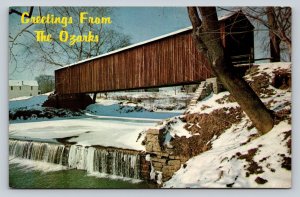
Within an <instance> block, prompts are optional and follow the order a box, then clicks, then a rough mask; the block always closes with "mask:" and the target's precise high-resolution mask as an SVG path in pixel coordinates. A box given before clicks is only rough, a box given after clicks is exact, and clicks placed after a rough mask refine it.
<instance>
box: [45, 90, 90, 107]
mask: <svg viewBox="0 0 300 197" xmlns="http://www.w3.org/2000/svg"><path fill="white" fill-rule="evenodd" d="M93 103H95V102H94V101H93V100H92V98H91V97H90V96H89V95H87V94H63V95H60V94H51V95H49V97H48V99H47V100H46V101H45V102H44V103H43V107H54V108H65V109H71V110H78V109H85V108H86V107H87V106H88V105H90V104H93Z"/></svg>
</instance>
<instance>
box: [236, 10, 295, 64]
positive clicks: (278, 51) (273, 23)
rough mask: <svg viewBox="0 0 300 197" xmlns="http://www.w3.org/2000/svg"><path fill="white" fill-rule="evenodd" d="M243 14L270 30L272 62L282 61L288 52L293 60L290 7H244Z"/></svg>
mask: <svg viewBox="0 0 300 197" xmlns="http://www.w3.org/2000/svg"><path fill="white" fill-rule="evenodd" d="M241 9H242V10H243V12H244V13H245V14H246V15H247V16H248V17H249V18H251V19H252V20H253V21H255V22H257V23H258V24H260V25H263V26H264V27H266V28H267V29H268V30H269V37H270V54H271V57H272V60H271V61H274V62H275V61H280V59H281V55H282V53H283V52H285V51H287V53H288V56H289V60H291V53H292V40H291V22H292V21H291V17H292V10H291V8H290V7H243V8H241Z"/></svg>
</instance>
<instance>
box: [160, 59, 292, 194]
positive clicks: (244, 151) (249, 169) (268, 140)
mask: <svg viewBox="0 0 300 197" xmlns="http://www.w3.org/2000/svg"><path fill="white" fill-rule="evenodd" d="M250 71H251V72H249V73H248V75H246V77H245V79H246V80H247V81H248V82H249V84H250V85H251V86H252V88H253V89H254V90H255V92H256V93H257V94H258V95H259V96H260V97H261V99H262V101H263V102H264V103H265V105H266V106H267V107H268V108H269V109H271V110H273V111H274V114H275V117H276V118H275V126H274V128H273V129H272V130H271V131H269V132H268V133H267V134H265V135H263V136H259V135H258V134H257V130H256V128H254V127H253V125H252V123H251V121H250V120H249V119H248V117H247V116H246V115H245V114H244V116H243V117H242V118H240V117H239V121H238V122H237V123H234V124H232V125H231V126H230V128H228V129H226V130H225V131H224V132H223V133H221V134H220V135H215V136H214V137H213V138H212V139H211V141H210V143H211V147H210V149H209V150H207V151H205V152H203V153H200V154H199V155H197V156H195V157H192V158H191V159H189V160H188V161H187V162H186V163H185V164H184V165H182V166H181V168H180V169H179V170H178V171H177V172H176V173H175V174H174V175H173V177H172V178H171V179H170V180H168V181H167V182H165V183H164V185H163V187H165V188H223V187H238V188H256V187H263V188H276V187H279V188H290V187H291V176H292V174H291V128H292V127H291V88H290V73H291V63H265V64H260V65H258V66H254V67H253V68H252V69H251V70H250ZM238 108H239V105H238V104H237V103H236V102H234V100H233V98H232V97H231V96H230V94H229V93H228V92H223V93H221V94H218V95H210V96H209V97H207V98H206V99H205V100H204V101H201V102H198V104H197V105H196V106H195V107H194V108H190V109H189V110H188V113H189V114H196V115H198V116H197V117H201V116H199V115H202V114H203V115H204V114H212V112H213V111H216V110H221V111H224V112H228V113H229V112H230V109H238ZM195 117H196V116H195ZM181 119H182V118H181ZM175 120H176V119H173V122H175V123H173V124H171V131H170V133H173V136H174V133H175V134H176V133H179V134H180V133H186V134H185V136H186V137H190V136H192V135H197V130H200V131H201V127H203V125H196V126H197V127H198V128H197V129H195V130H193V129H189V128H191V127H192V126H195V125H190V126H189V125H188V127H184V124H183V122H182V121H179V120H178V121H175ZM222 121H224V122H226V121H229V119H226V118H225V119H220V123H221V122H222ZM165 124H166V123H165ZM186 128H187V129H188V130H186ZM184 130H185V132H184ZM175 137H176V136H175ZM177 138H178V136H177Z"/></svg>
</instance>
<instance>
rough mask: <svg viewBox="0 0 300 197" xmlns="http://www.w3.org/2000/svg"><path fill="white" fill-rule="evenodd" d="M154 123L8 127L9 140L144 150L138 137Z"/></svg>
mask: <svg viewBox="0 0 300 197" xmlns="http://www.w3.org/2000/svg"><path fill="white" fill-rule="evenodd" d="M156 123H157V122H156V121H152V122H150V121H144V122H143V121H142V120H138V119H137V120H136V121H135V122H134V121H133V120H129V121H127V120H114V119H110V120H108V119H101V118H96V117H91V118H78V119H65V120H53V121H51V120H50V121H39V122H29V123H26V122H23V123H14V124H10V125H9V137H11V138H20V137H22V138H23V139H24V138H25V137H26V139H31V138H35V139H57V138H67V137H71V139H69V140H68V141H69V142H76V143H77V144H79V145H83V146H91V145H101V146H114V147H117V148H125V149H134V150H144V146H142V144H141V141H142V140H141V139H142V138H140V139H139V140H138V139H137V138H138V136H139V135H140V133H141V132H142V131H143V130H145V129H147V128H149V127H151V126H153V125H155V124H156Z"/></svg>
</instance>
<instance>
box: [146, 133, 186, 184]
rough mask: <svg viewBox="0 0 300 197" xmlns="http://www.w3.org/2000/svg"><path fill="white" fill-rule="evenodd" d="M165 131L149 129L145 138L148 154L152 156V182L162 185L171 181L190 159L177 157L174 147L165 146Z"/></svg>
mask: <svg viewBox="0 0 300 197" xmlns="http://www.w3.org/2000/svg"><path fill="white" fill-rule="evenodd" d="M163 142H164V129H149V130H148V131H147V134H146V138H145V141H144V143H145V146H146V153H147V154H148V155H149V156H150V158H149V160H150V163H151V168H152V172H151V174H152V175H151V176H150V179H151V180H152V181H155V182H157V183H158V184H161V183H162V182H164V181H167V180H169V179H170V178H171V177H172V176H173V174H174V172H176V171H177V170H179V168H180V167H181V164H184V163H185V162H186V161H187V160H188V159H189V158H188V157H184V156H182V155H176V154H175V153H174V151H173V148H174V147H173V146H172V145H170V144H163Z"/></svg>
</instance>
